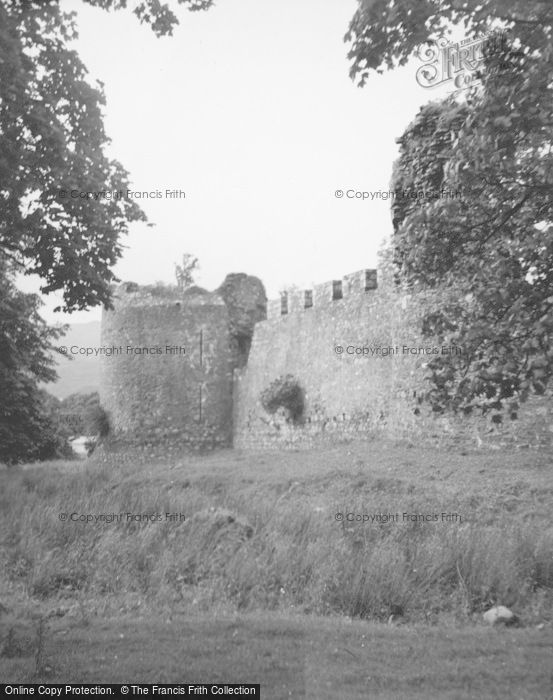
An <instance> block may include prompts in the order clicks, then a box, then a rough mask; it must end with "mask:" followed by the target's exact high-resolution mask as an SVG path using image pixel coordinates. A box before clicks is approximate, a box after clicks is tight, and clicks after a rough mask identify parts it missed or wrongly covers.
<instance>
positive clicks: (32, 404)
mask: <svg viewBox="0 0 553 700" xmlns="http://www.w3.org/2000/svg"><path fill="white" fill-rule="evenodd" d="M40 303H41V302H40V300H39V298H38V297H37V296H36V295H34V294H23V293H22V292H20V291H18V290H17V288H16V287H15V284H14V282H13V277H12V276H11V275H10V274H9V273H8V272H7V270H6V266H5V265H2V264H1V262H0V462H4V463H6V464H11V463H13V462H19V461H22V460H26V461H32V460H38V459H47V458H50V457H54V456H56V455H57V454H58V452H59V449H60V446H61V445H62V444H63V440H61V438H60V435H59V431H58V426H57V424H56V421H55V420H54V419H53V404H52V401H54V402H55V399H53V397H49V396H48V394H47V393H46V392H45V391H43V390H40V389H39V387H38V385H39V382H41V381H42V382H47V381H52V379H53V378H54V377H55V372H54V369H53V365H54V363H53V360H52V355H51V351H52V349H53V345H52V341H54V340H56V339H57V338H58V337H59V335H60V333H61V329H55V328H49V327H48V326H47V324H46V323H45V322H44V321H43V319H42V318H41V317H40V315H39V313H38V309H39V307H40Z"/></svg>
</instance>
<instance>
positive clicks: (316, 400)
mask: <svg viewBox="0 0 553 700" xmlns="http://www.w3.org/2000/svg"><path fill="white" fill-rule="evenodd" d="M340 296H341V297H342V298H340ZM416 302H417V303H415V299H414V298H412V297H408V296H399V295H398V294H397V292H396V291H395V290H394V289H393V285H391V284H390V283H385V284H383V285H381V287H380V288H378V289H377V288H376V271H374V270H369V271H365V270H363V271H361V272H358V273H355V274H353V275H349V276H347V277H346V278H344V279H343V280H341V281H340V280H338V281H334V282H329V283H327V284H324V285H320V286H318V287H315V288H314V289H313V290H312V292H311V293H307V294H306V293H305V292H293V293H289V294H288V295H287V298H286V297H285V298H284V300H282V299H281V300H276V301H270V302H269V304H268V319H267V320H266V321H264V322H261V323H258V324H257V325H256V327H255V332H254V337H253V342H252V347H251V351H250V356H249V361H248V365H247V367H246V368H245V369H243V370H241V371H238V372H236V374H235V402H234V425H235V428H234V445H235V446H236V447H242V448H255V449H258V448H261V449H263V448H282V447H296V446H304V447H307V446H310V445H313V444H316V443H321V442H325V441H331V442H335V441H337V440H341V439H347V438H351V437H360V438H370V437H374V436H377V435H382V434H384V435H387V436H389V437H394V438H408V439H415V440H421V439H424V440H425V441H430V442H434V443H435V442H446V443H451V442H453V443H455V442H458V443H471V444H478V445H480V444H490V445H493V444H498V443H500V444H518V445H525V446H526V445H530V446H537V445H551V443H552V438H553V432H552V429H553V414H552V412H551V401H550V399H549V398H547V397H546V398H541V399H535V400H533V401H531V402H529V403H528V404H527V405H526V406H525V407H524V408H523V409H521V411H520V412H519V420H517V421H509V422H508V423H507V424H505V425H504V426H495V425H492V424H491V423H490V422H489V420H488V419H484V418H461V417H452V416H447V417H437V416H436V415H435V414H432V413H431V412H430V411H429V409H428V408H427V407H425V406H420V405H419V404H418V401H417V397H418V396H420V394H421V392H422V391H423V390H424V379H423V374H424V372H423V367H422V365H423V363H424V362H425V360H426V359H427V358H426V357H425V356H424V355H419V354H412V353H411V352H410V351H407V352H406V353H405V352H403V349H404V346H405V347H407V348H418V347H419V346H428V345H429V343H428V341H422V340H421V338H420V337H419V333H418V328H419V323H418V313H419V312H418V309H420V297H417V299H416ZM282 311H286V312H287V313H284V314H283V313H282ZM364 348H368V349H369V351H370V349H371V348H372V349H373V350H375V354H370V352H369V353H365V354H361V353H364V352H365V351H364V350H363V349H364ZM376 348H381V351H380V353H379V354H376ZM385 348H392V349H393V350H394V352H391V351H389V354H387V355H386V354H385V350H382V349H385ZM396 348H397V349H398V350H399V352H397V353H396V352H395V350H396ZM348 349H349V352H348ZM440 350H441V348H440ZM350 353H352V354H350ZM286 374H291V375H293V376H294V377H295V378H296V379H297V380H298V381H299V383H300V384H301V386H302V388H303V389H304V391H305V406H306V409H305V413H304V420H303V422H301V423H298V424H292V423H291V422H290V421H289V420H287V416H286V415H285V411H284V410H280V409H279V411H277V413H276V414H273V415H270V414H268V413H267V412H266V411H265V410H264V409H263V407H262V405H261V402H260V394H261V392H262V391H263V390H264V389H266V388H267V387H268V386H269V384H270V383H271V382H272V381H273V380H275V379H276V378H278V377H280V376H283V375H286ZM415 411H416V412H415Z"/></svg>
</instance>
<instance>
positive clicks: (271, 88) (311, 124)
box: [25, 0, 444, 322]
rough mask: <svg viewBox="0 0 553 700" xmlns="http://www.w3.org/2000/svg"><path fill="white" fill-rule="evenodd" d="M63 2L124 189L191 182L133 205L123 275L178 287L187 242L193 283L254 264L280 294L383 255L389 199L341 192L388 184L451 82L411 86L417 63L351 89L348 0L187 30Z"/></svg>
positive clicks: (224, 3) (239, 11)
mask: <svg viewBox="0 0 553 700" xmlns="http://www.w3.org/2000/svg"><path fill="white" fill-rule="evenodd" d="M62 6H63V7H64V9H68V10H69V9H75V10H77V11H78V21H79V27H80V38H79V40H78V41H77V42H76V48H77V50H78V51H79V53H80V55H81V57H82V59H83V60H84V62H85V64H86V65H87V66H88V69H89V71H90V77H91V78H92V79H99V80H101V81H103V82H104V84H105V92H106V98H107V106H106V109H105V124H106V129H107V132H108V134H109V135H110V137H111V138H112V145H111V149H110V150H111V155H113V156H114V157H116V158H117V159H119V160H120V161H121V162H122V163H123V164H124V165H125V167H126V168H127V170H128V171H129V173H130V177H131V181H132V187H133V189H134V190H137V191H152V190H156V189H159V190H162V191H163V192H164V191H165V190H166V189H172V190H174V189H176V190H181V191H183V192H185V193H186V196H185V197H184V198H179V199H170V198H165V197H163V198H161V199H149V200H146V199H144V200H142V206H143V208H144V210H145V212H146V214H147V215H148V217H149V219H150V221H151V222H153V223H155V227H153V228H148V227H146V226H145V225H144V224H136V225H133V226H132V228H131V233H130V235H129V236H128V237H127V239H126V241H125V244H126V246H127V249H126V251H125V254H124V256H123V258H122V260H121V261H120V262H119V264H118V265H117V268H116V273H117V275H118V276H119V277H120V278H121V279H123V280H133V281H136V282H139V283H153V282H156V281H158V280H162V281H165V282H173V281H174V263H175V262H177V261H178V260H179V259H180V257H181V256H182V253H184V252H190V253H193V254H195V255H196V256H197V257H198V258H199V260H200V265H201V273H200V276H199V279H198V282H199V283H200V284H201V285H202V286H205V287H207V288H208V289H213V288H214V287H217V286H218V285H219V284H220V283H221V282H222V280H223V279H224V277H225V275H226V274H227V273H228V272H247V273H249V274H253V275H257V276H259V277H260V278H261V279H262V281H263V282H264V284H265V286H266V289H267V292H268V295H269V297H275V296H276V295H277V294H278V291H279V290H280V289H281V288H282V287H284V286H286V285H298V286H301V287H309V286H311V284H312V283H320V282H324V281H325V280H330V279H336V278H338V279H339V278H340V277H342V276H343V275H344V274H347V273H349V272H353V271H355V270H359V269H362V268H365V267H375V266H376V261H377V258H376V254H377V250H378V248H379V245H380V244H381V242H382V240H383V238H384V237H386V236H389V234H390V232H391V219H390V213H389V211H390V202H389V201H386V200H374V201H370V200H368V201H367V200H366V201H361V200H358V199H348V198H347V197H346V196H344V197H343V198H342V199H338V198H337V197H336V196H335V192H336V190H337V189H341V190H343V191H344V192H346V191H347V190H350V189H351V190H359V191H364V190H366V191H371V190H372V191H376V190H388V188H389V185H390V177H391V170H392V163H393V160H394V158H395V157H396V155H397V145H396V143H395V139H396V137H398V136H400V135H401V133H402V131H403V130H404V129H405V127H406V126H407V124H408V123H409V122H410V121H411V120H412V118H413V117H414V115H415V114H416V113H417V111H418V109H419V107H420V106H421V105H422V104H424V103H426V102H428V101H429V100H432V99H436V98H438V97H439V96H440V94H444V92H443V91H442V90H440V92H437V91H436V90H425V89H424V88H422V87H421V86H419V85H418V83H417V81H416V79H415V72H416V68H417V67H418V66H419V65H420V62H419V61H417V59H414V60H413V62H412V63H411V64H410V65H408V66H406V67H404V68H402V69H399V70H396V71H394V72H392V73H387V74H385V75H383V76H374V77H372V78H371V79H370V80H369V83H368V84H367V85H366V86H365V87H364V88H363V89H360V88H358V87H356V86H355V85H354V83H353V82H352V81H351V79H350V78H349V75H348V69H349V62H348V60H347V57H346V54H347V50H348V47H347V45H346V44H344V42H343V36H344V34H345V32H346V30H347V26H348V22H349V20H350V19H351V17H352V15H353V13H354V11H355V7H356V2H355V1H354V0H279V2H278V3H275V2H274V0H219V1H218V3H217V5H216V6H215V7H214V8H213V9H211V10H209V11H208V12H205V13H203V12H202V13H190V12H188V11H186V10H185V9H184V8H179V10H178V12H179V17H180V20H181V24H180V26H179V27H178V28H177V29H176V30H175V33H174V35H173V36H172V37H166V38H161V39H158V38H156V37H155V36H154V35H153V33H152V32H151V30H149V29H148V28H147V27H146V26H141V25H140V24H139V22H138V20H137V19H136V18H135V17H134V16H133V15H132V14H131V13H130V12H125V11H119V12H112V13H107V12H105V11H102V10H100V9H95V8H91V7H89V6H86V5H83V4H82V3H81V2H80V0H62ZM78 186H79V183H75V187H77V188H78ZM30 285H31V281H30V280H29V281H27V282H26V284H25V287H26V288H27V289H30V288H31V286H30ZM56 303H58V300H56V299H54V298H52V297H50V298H48V299H47V306H46V307H45V308H44V316H46V317H47V318H48V320H50V321H53V320H56V321H69V322H82V321H88V320H96V319H99V318H100V310H99V309H95V310H92V311H90V312H89V313H84V312H83V313H76V314H73V315H72V316H70V317H67V316H62V315H60V314H53V313H51V309H52V308H53V307H54V306H55V305H56Z"/></svg>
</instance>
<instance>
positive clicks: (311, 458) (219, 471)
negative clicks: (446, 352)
mask: <svg viewBox="0 0 553 700" xmlns="http://www.w3.org/2000/svg"><path fill="white" fill-rule="evenodd" d="M62 466H64V469H59V468H57V467H56V465H55V463H53V464H52V465H50V466H49V467H47V468H46V467H41V468H36V469H27V470H15V471H10V472H8V473H3V474H0V481H1V483H0V486H1V493H0V535H1V549H0V552H1V556H2V561H1V562H0V563H1V569H0V586H1V587H0V594H1V593H2V591H12V592H13V591H19V592H20V593H21V595H24V596H26V597H27V598H28V599H29V600H32V601H35V602H36V603H37V604H48V605H53V604H54V603H55V602H56V603H57V601H58V600H59V599H60V597H61V598H64V599H66V600H68V601H77V602H78V604H79V605H81V606H82V605H83V602H82V601H83V600H86V601H87V605H88V606H93V605H100V604H101V601H103V600H110V599H115V598H117V599H120V597H121V596H135V597H136V598H137V599H140V600H143V601H145V602H146V603H149V604H151V605H153V606H156V605H162V606H170V607H171V608H172V609H179V610H182V611H186V610H190V609H200V610H212V609H215V608H217V607H218V606H219V607H220V606H226V607H227V608H229V609H234V610H241V611H253V610H277V611H284V610H288V611H290V610H294V611H297V612H309V613H316V614H324V615H326V614H339V615H347V616H351V617H358V618H362V619H371V620H380V621H385V620H387V619H388V617H389V616H390V614H391V613H395V614H396V616H399V617H402V618H403V619H407V620H410V621H418V620H425V621H427V622H430V623H432V622H437V621H438V620H440V619H444V618H445V617H447V618H448V619H453V620H457V621H468V620H470V619H471V617H472V616H473V615H474V614H476V613H479V612H481V611H482V610H484V609H486V608H487V607H489V606H490V605H492V604H494V603H501V604H503V605H507V606H509V607H512V608H514V609H516V611H517V612H518V613H519V614H521V615H522V619H523V621H524V622H526V623H531V622H533V621H538V620H542V619H550V617H551V601H552V599H553V596H552V593H553V528H552V526H551V522H550V518H549V514H550V512H551V505H552V501H553V483H552V475H551V469H550V468H549V461H548V458H547V456H545V455H535V454H526V455H524V457H521V455H520V454H512V455H498V454H495V455H493V456H492V457H485V456H478V455H464V456H463V455H451V454H448V455H446V454H438V453H432V454H430V453H428V452H424V451H417V450H413V449H405V448H391V447H387V448H384V447H377V446H375V445H352V446H350V447H349V448H347V449H346V448H344V449H342V450H330V451H326V452H320V453H311V454H309V455H305V454H301V453H287V454H286V455H282V454H281V455H255V454H253V455H246V454H240V453H234V452H230V451H228V452H221V453H217V454H215V455H212V456H205V457H186V458H181V459H180V460H177V461H173V462H168V461H167V460H165V459H163V458H153V457H152V458H145V459H144V458H140V457H139V456H138V455H136V456H133V455H128V454H127V455H126V456H125V458H124V459H123V458H121V457H120V456H117V455H114V456H111V457H110V456H105V455H104V456H102V455H97V456H96V457H94V458H92V459H91V460H89V461H88V463H87V464H86V466H85V467H84V468H83V467H82V465H75V466H74V467H73V466H72V465H71V464H69V465H68V464H65V465H62ZM72 469H74V472H72V471H71V470H72ZM445 472H447V474H446V473H445ZM450 472H451V473H450ZM294 475H295V476H294ZM291 476H292V478H291ZM404 512H407V513H423V514H426V513H435V512H436V513H439V514H441V513H442V512H448V513H458V514H460V515H461V517H462V522H460V523H459V522H436V523H433V522H431V523H420V522H411V521H409V520H407V521H405V522H403V518H402V514H403V513H404ZM61 513H64V514H66V515H67V516H71V514H72V513H76V514H78V515H87V514H91V515H100V514H112V513H115V514H119V513H122V514H126V513H133V514H148V513H160V514H161V516H162V520H163V521H162V522H152V523H139V522H133V521H127V519H126V516H125V515H123V517H122V518H121V519H120V521H114V522H111V523H109V522H90V523H86V522H79V521H77V522H72V521H71V520H70V519H69V520H67V521H65V522H62V521H60V519H59V517H60V514H61ZM166 513H182V514H184V515H185V517H186V520H185V521H184V522H182V521H179V520H178V519H177V520H176V521H167V520H165V514H166ZM336 513H343V514H347V513H355V514H361V515H362V514H369V515H370V514H376V513H394V514H395V513H398V514H399V516H400V522H398V523H393V522H389V523H382V524H380V523H371V524H368V523H365V524H363V523H362V522H356V521H352V522H348V520H347V518H345V519H344V520H342V521H341V522H338V521H337V520H336V519H335V514H336ZM74 517H75V516H74ZM0 597H1V595H0ZM83 617H84V613H83Z"/></svg>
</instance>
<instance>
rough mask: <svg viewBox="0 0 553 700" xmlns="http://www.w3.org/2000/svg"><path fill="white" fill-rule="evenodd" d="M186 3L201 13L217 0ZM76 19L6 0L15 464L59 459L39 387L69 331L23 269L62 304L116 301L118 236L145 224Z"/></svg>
mask: <svg viewBox="0 0 553 700" xmlns="http://www.w3.org/2000/svg"><path fill="white" fill-rule="evenodd" d="M88 2H89V4H90V5H94V6H97V7H100V8H103V9H106V10H122V9H125V8H127V5H128V3H127V0H88ZM181 4H183V5H185V6H188V8H189V9H191V10H200V9H207V8H208V7H210V6H211V4H212V2H211V0H184V2H181ZM173 7H175V3H173ZM133 11H134V13H135V15H136V16H137V17H138V19H139V21H140V22H142V23H145V24H147V25H149V26H150V27H151V29H152V30H153V31H154V32H155V33H156V34H157V35H163V34H171V33H172V30H173V28H174V26H175V24H177V17H176V15H175V13H174V12H173V11H172V10H171V8H170V6H169V5H168V4H165V3H162V2H160V1H159V0H139V1H138V2H135V3H134V5H133ZM75 19H76V15H75V13H74V12H64V11H62V9H61V8H60V2H59V0H0V461H3V462H7V463H12V462H17V461H21V460H34V459H43V458H46V457H51V456H54V455H55V454H56V453H57V452H58V447H59V445H60V444H63V440H62V443H60V435H59V430H58V426H57V425H56V421H55V420H54V418H53V414H54V413H55V410H56V406H55V405H54V404H55V403H56V401H55V399H53V397H49V396H48V395H47V394H46V392H44V391H40V390H39V389H38V383H39V382H48V381H53V380H54V379H55V372H54V370H53V363H52V361H51V359H50V357H51V356H50V354H49V353H50V351H51V350H52V341H53V340H55V339H56V338H58V337H59V335H60V334H61V332H62V330H61V329H54V328H48V326H47V325H46V323H45V322H44V320H43V319H42V318H41V317H40V315H39V313H38V309H39V306H40V302H39V300H38V298H37V297H36V296H34V295H30V294H23V293H21V292H19V291H18V290H17V288H16V287H15V284H14V274H15V272H20V273H21V272H22V273H25V274H36V275H38V276H39V278H40V279H41V282H42V287H41V291H42V292H44V293H50V292H55V291H59V292H61V293H62V297H63V305H62V306H61V307H59V308H58V309H57V310H60V309H63V310H64V311H69V312H71V311H74V310H76V309H85V308H89V307H91V306H96V305H99V304H104V305H106V306H110V283H111V282H112V281H115V276H114V273H113V271H112V268H113V265H114V264H115V263H116V262H117V260H118V259H119V257H120V256H121V253H122V244H121V237H122V235H123V234H125V233H126V232H127V229H128V225H129V223H130V222H132V221H139V220H145V216H144V214H143V212H142V211H141V210H140V208H139V207H138V206H137V205H136V204H135V203H134V202H133V201H132V200H131V199H129V198H127V197H126V196H125V195H126V190H127V188H128V186H129V182H128V175H127V172H126V171H125V169H124V168H123V166H122V165H121V164H120V163H118V162H117V161H116V160H113V159H110V158H108V156H107V155H106V147H107V145H108V144H109V139H108V137H107V135H106V133H105V131H104V127H103V112H102V110H103V107H104V105H105V98H104V93H103V89H102V85H101V84H99V83H98V84H92V83H91V82H90V81H89V80H88V77H87V70H86V68H85V66H84V65H83V63H82V61H81V60H80V58H79V56H78V54H77V53H76V52H75V51H74V50H73V49H72V48H70V44H71V41H72V40H73V39H74V38H76V36H77V28H76V21H75ZM101 427H102V426H100V428H101ZM104 427H105V426H104ZM62 432H63V431H62Z"/></svg>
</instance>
